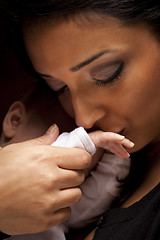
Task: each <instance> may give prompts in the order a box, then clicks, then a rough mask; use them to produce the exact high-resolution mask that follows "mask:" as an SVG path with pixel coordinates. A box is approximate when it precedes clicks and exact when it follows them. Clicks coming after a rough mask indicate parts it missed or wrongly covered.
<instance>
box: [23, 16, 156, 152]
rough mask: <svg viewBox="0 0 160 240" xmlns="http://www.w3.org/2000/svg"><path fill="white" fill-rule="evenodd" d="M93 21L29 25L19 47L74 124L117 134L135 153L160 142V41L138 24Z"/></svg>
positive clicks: (109, 19)
mask: <svg viewBox="0 0 160 240" xmlns="http://www.w3.org/2000/svg"><path fill="white" fill-rule="evenodd" d="M95 22H96V21H94V20H93V22H92V21H87V20H85V19H83V20H79V22H78V20H76V21H73V20H70V21H69V20H68V21H66V22H63V21H61V22H56V23H52V22H50V23H41V24H40V23H39V24H38V23H37V24H36V23H34V24H29V23H28V24H26V26H25V27H24V31H23V36H24V43H25V46H26V49H27V52H28V55H29V57H30V58H31V61H32V63H33V65H34V67H35V70H36V71H37V72H38V73H39V74H40V75H41V76H42V77H43V78H44V79H45V80H46V81H47V83H48V84H49V85H50V86H51V87H52V89H53V90H55V91H58V92H59V98H60V101H61V103H62V104H63V106H64V108H65V109H66V110H67V111H68V112H69V113H70V114H72V113H71V112H72V109H73V110H74V116H75V119H76V122H77V124H78V125H79V126H83V127H84V128H87V129H89V128H92V127H93V126H94V127H97V128H100V129H102V130H103V131H113V132H116V133H121V134H122V135H125V136H126V137H127V138H129V139H130V140H132V141H133V142H134V143H135V147H134V148H133V149H132V150H130V152H133V151H137V150H139V149H141V148H142V147H144V146H145V145H147V144H149V143H151V142H155V141H159V140H160V120H159V119H160V67H159V66H160V42H158V40H157V39H156V38H155V36H154V35H153V34H152V33H151V32H150V31H149V30H148V29H147V27H145V26H144V25H142V24H141V25H140V24H139V25H134V26H124V25H121V23H120V22H119V21H118V20H116V19H113V18H109V17H108V18H106V19H105V23H104V22H103V23H102V22H101V24H100V23H99V22H98V23H95ZM71 106H72V107H71ZM53 111H54V109H53ZM64 121H65V119H64Z"/></svg>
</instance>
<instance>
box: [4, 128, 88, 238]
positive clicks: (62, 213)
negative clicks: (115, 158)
mask: <svg viewBox="0 0 160 240" xmlns="http://www.w3.org/2000/svg"><path fill="white" fill-rule="evenodd" d="M57 136H58V128H56V129H54V131H51V132H47V134H46V135H44V136H42V137H40V138H37V139H34V140H30V141H26V142H22V143H16V144H11V145H8V146H7V147H4V148H3V149H1V150H0V231H2V232H4V233H7V234H10V235H12V234H22V233H34V232H40V231H43V230H46V229H48V228H50V227H52V226H54V225H56V224H59V223H61V222H63V221H64V220H66V219H67V218H68V217H69V216H70V208H69V206H71V205H73V204H75V203H76V202H78V201H79V200H80V198H81V191H80V189H79V188H78V187H77V186H79V185H80V184H81V183H82V182H83V180H84V177H85V176H84V172H83V169H85V168H87V167H88V166H89V165H90V162H91V156H90V155H89V154H88V153H87V152H86V151H85V150H82V149H76V148H75V149H74V148H63V151H62V147H53V146H50V144H51V143H52V142H53V141H55V139H56V138H57Z"/></svg>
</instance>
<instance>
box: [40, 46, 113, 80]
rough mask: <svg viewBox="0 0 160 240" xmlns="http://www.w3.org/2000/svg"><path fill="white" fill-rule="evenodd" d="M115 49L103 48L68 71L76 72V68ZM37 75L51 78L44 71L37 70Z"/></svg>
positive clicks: (78, 68)
mask: <svg viewBox="0 0 160 240" xmlns="http://www.w3.org/2000/svg"><path fill="white" fill-rule="evenodd" d="M116 51H117V50H116V49H108V50H104V51H101V52H99V53H97V54H95V55H93V56H92V57H90V58H89V59H87V60H85V61H84V62H81V63H79V64H77V65H76V66H74V67H72V68H70V71H71V72H76V71H78V70H80V69H81V68H83V67H85V66H86V65H88V64H90V63H91V62H93V61H94V60H96V59H97V58H99V57H101V56H102V55H104V54H107V53H112V52H116ZM37 73H38V75H39V76H40V77H42V78H43V77H44V78H45V77H46V78H53V77H52V76H50V75H48V74H44V73H40V72H37Z"/></svg>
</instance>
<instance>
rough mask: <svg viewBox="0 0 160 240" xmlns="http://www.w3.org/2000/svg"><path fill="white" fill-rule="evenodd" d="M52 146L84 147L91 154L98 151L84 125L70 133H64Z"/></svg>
mask: <svg viewBox="0 0 160 240" xmlns="http://www.w3.org/2000/svg"><path fill="white" fill-rule="evenodd" d="M51 146H57V147H69V148H83V149H85V150H86V151H87V152H89V153H90V154H91V155H93V154H94V153H95V152H96V147H95V145H94V143H93V142H92V140H91V139H90V137H89V135H88V134H87V132H86V131H85V130H84V128H83V127H79V128H76V129H74V130H73V131H72V132H70V133H67V132H64V133H62V134H61V135H60V136H59V137H58V138H57V140H56V141H55V142H54V143H52V144H51Z"/></svg>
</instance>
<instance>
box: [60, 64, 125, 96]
mask: <svg viewBox="0 0 160 240" xmlns="http://www.w3.org/2000/svg"><path fill="white" fill-rule="evenodd" d="M123 67H124V62H122V63H121V64H120V66H119V67H118V69H117V70H116V71H115V73H114V74H113V75H112V76H110V77H109V78H107V79H104V80H98V79H96V78H93V80H95V81H96V85H97V86H107V85H111V84H113V83H114V82H115V81H117V80H118V79H119V77H120V75H121V73H122V70H123ZM68 91H69V88H68V86H67V85H65V86H64V87H62V88H61V89H59V90H58V91H56V94H57V95H58V96H60V95H62V94H64V93H65V92H68Z"/></svg>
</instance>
